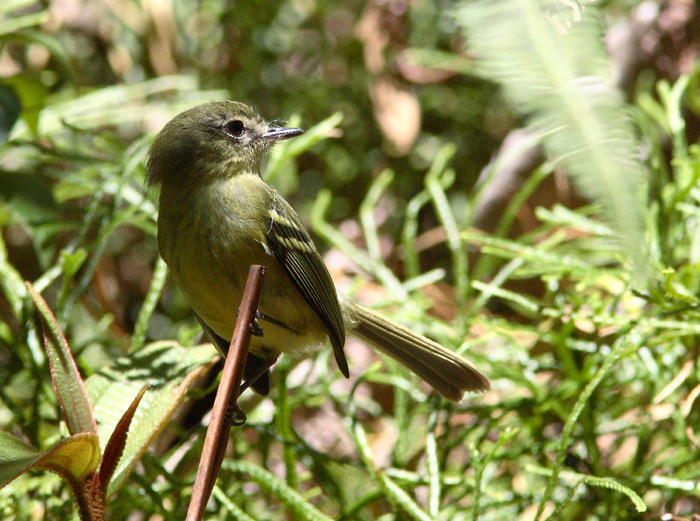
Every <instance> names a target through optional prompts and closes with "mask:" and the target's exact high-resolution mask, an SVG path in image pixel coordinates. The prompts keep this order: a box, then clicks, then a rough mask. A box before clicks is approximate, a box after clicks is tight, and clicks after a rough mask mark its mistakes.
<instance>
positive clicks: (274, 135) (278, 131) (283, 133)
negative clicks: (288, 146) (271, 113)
mask: <svg viewBox="0 0 700 521" xmlns="http://www.w3.org/2000/svg"><path fill="white" fill-rule="evenodd" d="M303 133H304V130H303V129H300V128H286V127H272V128H270V129H269V130H268V131H267V132H263V133H262V134H260V137H261V138H263V139H269V140H270V141H282V140H283V139H289V138H290V137H295V136H298V135H299V134H303Z"/></svg>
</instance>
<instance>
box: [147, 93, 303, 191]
mask: <svg viewBox="0 0 700 521" xmlns="http://www.w3.org/2000/svg"><path fill="white" fill-rule="evenodd" d="M303 132H304V131H303V130H301V129H298V128H285V127H281V126H279V125H277V124H275V123H273V122H269V123H268V122H266V121H265V120H264V119H262V118H261V117H260V115H259V114H258V113H257V112H255V110H253V108H251V107H249V106H248V105H245V104H243V103H239V102H236V101H221V102H214V103H207V104H205V105H199V106H197V107H194V108H192V109H189V110H186V111H185V112H183V113H181V114H179V115H177V116H175V117H174V118H173V119H172V120H171V121H170V122H169V123H168V124H167V125H165V127H164V128H163V130H161V131H160V133H159V134H158V136H157V137H156V139H155V141H154V142H153V145H152V146H151V151H150V153H149V156H148V163H147V176H146V183H147V184H148V185H149V186H157V185H162V184H164V183H167V184H170V183H175V184H177V185H187V184H190V183H193V182H195V183H197V182H207V181H212V180H215V179H220V178H227V177H231V176H233V175H237V174H239V173H243V172H259V170H260V161H261V159H262V157H263V155H264V154H265V153H266V152H267V151H268V150H269V148H270V146H272V145H273V144H274V143H275V142H277V141H281V140H283V139H288V138H291V137H294V136H298V135H299V134H301V133H303Z"/></svg>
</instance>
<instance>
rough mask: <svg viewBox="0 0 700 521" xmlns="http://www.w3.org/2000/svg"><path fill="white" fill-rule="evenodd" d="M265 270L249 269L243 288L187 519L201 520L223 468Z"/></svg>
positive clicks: (258, 266) (254, 266) (258, 268)
mask: <svg viewBox="0 0 700 521" xmlns="http://www.w3.org/2000/svg"><path fill="white" fill-rule="evenodd" d="M264 274H265V268H264V267H263V266H260V265H257V264H255V265H253V266H251V267H250V271H249V272H248V280H247V282H246V285H245V289H244V290H243V299H242V300H241V307H240V310H239V312H238V319H237V320H236V329H234V331H233V338H232V339H231V345H230V346H229V348H228V354H227V355H226V364H225V365H224V370H223V372H222V373H221V382H220V383H219V389H218V391H217V393H216V399H215V401H214V408H213V409H212V413H211V420H210V421H209V427H208V428H207V435H206V438H205V439H204V448H203V449H202V457H201V459H200V460H199V468H198V469H197V478H196V479H195V482H194V488H193V490H192V499H191V500H190V506H189V509H188V510H187V517H186V518H185V519H186V521H201V519H202V517H203V515H204V508H205V507H206V506H207V502H208V501H209V496H210V495H211V490H212V488H214V483H215V482H216V477H217V476H218V475H219V470H220V469H221V462H222V461H223V457H224V452H225V451H226V445H227V444H228V438H229V434H230V433H231V424H230V423H228V422H225V421H224V420H225V418H226V409H227V407H228V405H229V404H231V405H235V403H236V402H237V401H238V395H239V392H240V388H241V379H242V375H243V368H244V367H245V361H246V358H247V357H248V345H249V344H250V328H249V325H250V324H251V323H252V321H253V318H254V317H255V312H256V311H257V309H258V300H259V297H260V288H261V287H262V279H263V275H264Z"/></svg>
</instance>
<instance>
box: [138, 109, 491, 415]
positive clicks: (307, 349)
mask: <svg viewBox="0 0 700 521" xmlns="http://www.w3.org/2000/svg"><path fill="white" fill-rule="evenodd" d="M303 132H304V131H303V130H302V129H298V128H288V127H284V126H281V124H280V123H278V122H277V121H271V122H267V121H266V120H264V119H263V118H262V117H261V116H260V115H259V114H258V113H257V112H256V111H255V110H254V109H253V108H252V107H250V106H248V105H246V104H244V103H241V102H236V101H219V102H212V103H206V104H203V105H199V106H196V107H194V108H191V109H189V110H186V111H184V112H182V113H181V114H179V115H177V116H175V117H174V118H173V119H172V120H170V121H169V122H168V123H167V124H166V125H165V126H164V127H163V129H162V130H161V131H160V132H159V133H158V135H157V136H156V138H155V140H154V141H153V144H152V145H151V148H150V151H149V154H148V157H147V161H146V186H147V187H148V188H149V189H150V188H154V189H155V190H157V191H159V194H158V201H159V202H158V232H157V235H158V249H159V252H160V255H161V257H162V258H163V260H164V261H165V263H166V264H167V266H168V268H169V271H170V273H171V275H172V278H173V279H174V281H175V282H176V284H177V285H178V286H179V288H180V289H181V290H182V293H183V294H184V295H185V297H186V298H187V300H188V302H189V303H190V305H191V306H192V308H193V310H194V312H195V314H196V316H197V320H198V321H199V323H200V324H201V326H202V328H203V329H204V331H205V333H206V335H207V337H208V338H209V340H210V341H211V342H212V343H213V344H214V345H215V346H217V348H218V349H219V350H220V351H221V352H222V353H224V354H225V352H226V350H227V348H228V345H229V342H230V340H231V337H232V335H233V330H234V327H235V322H236V318H237V309H238V306H239V305H240V301H241V297H242V293H243V289H244V286H245V283H246V279H247V275H248V270H249V267H250V266H251V265H253V264H260V265H263V266H264V267H265V270H266V271H265V278H264V283H263V287H262V289H261V294H260V301H259V306H258V313H257V319H256V320H257V322H258V324H260V326H261V327H262V334H261V335H260V334H258V335H254V336H252V337H251V343H250V348H249V354H248V358H247V361H246V365H245V369H244V372H243V380H244V386H251V387H252V388H253V390H254V391H256V392H257V393H258V394H261V395H263V396H264V395H267V394H268V393H269V391H270V385H271V384H270V378H271V377H270V367H271V366H272V365H273V364H274V363H275V362H276V360H277V358H278V357H279V356H280V355H281V354H282V353H285V354H286V355H288V356H291V357H299V358H301V357H307V356H311V355H312V354H313V353H315V352H317V351H318V350H319V349H322V348H324V347H326V346H327V345H328V344H330V346H331V347H332V349H333V354H334V356H335V360H336V362H337V365H338V368H339V369H340V371H341V373H342V374H343V375H344V376H345V377H346V378H348V377H349V375H350V373H349V368H348V362H347V359H346V356H345V352H344V345H345V339H346V333H349V334H351V335H353V336H355V337H357V338H359V339H360V340H361V341H363V342H365V343H367V344H369V345H370V346H371V347H373V348H375V349H376V350H378V351H379V352H381V353H384V354H386V355H388V356H389V357H391V358H393V359H395V360H397V361H399V362H400V363H401V364H403V365H404V366H406V367H408V368H409V369H410V370H411V371H413V372H414V373H415V374H416V375H418V376H419V377H420V378H422V379H423V380H424V381H425V382H427V383H428V384H429V385H430V386H432V387H433V389H435V390H436V391H437V392H438V393H439V394H440V395H442V396H443V397H445V398H446V399H448V400H450V401H452V402H460V401H461V400H462V399H463V396H464V393H465V392H483V391H486V390H489V389H490V382H489V379H488V377H487V376H486V375H485V374H484V373H483V372H482V371H481V370H480V369H478V368H477V367H476V366H475V365H474V364H472V363H471V362H469V361H468V360H466V359H465V358H464V357H462V356H460V355H458V354H456V353H454V352H453V351H451V350H449V349H446V348H445V347H443V346H441V345H440V344H438V343H437V342H434V341H433V340H430V339H428V338H426V337H425V336H423V335H420V334H418V333H416V332H414V331H412V330H411V329H409V328H407V327H405V326H403V325H401V324H399V323H397V322H395V321H393V320H390V319H388V318H386V317H384V316H382V315H380V314H379V313H377V312H375V311H373V310H371V309H368V308H366V307H364V306H362V305H360V304H358V303H356V302H354V301H353V300H351V299H349V298H346V297H345V296H342V295H339V294H338V292H337V291H336V288H335V285H334V283H333V279H332V278H331V275H330V273H329V271H328V268H327V267H326V265H325V263H324V261H323V258H322V256H321V254H320V253H319V251H318V249H317V248H316V246H315V245H314V243H313V241H312V239H311V237H310V236H309V233H308V232H307V231H306V229H305V228H304V225H303V224H302V222H301V220H300V218H299V217H298V216H297V214H296V212H295V211H294V209H293V208H292V207H291V206H290V204H289V203H288V202H287V201H286V200H285V199H284V198H283V197H282V196H281V195H279V194H278V193H277V192H276V191H275V190H274V189H273V188H271V187H270V186H269V185H268V184H267V183H265V181H264V180H263V179H262V177H261V175H260V167H261V161H262V160H263V157H264V156H265V155H266V153H267V152H268V151H269V150H270V148H271V147H272V146H273V145H274V144H275V143H278V142H280V141H283V140H287V139H290V138H293V137H295V136H298V135H300V134H302V133H303Z"/></svg>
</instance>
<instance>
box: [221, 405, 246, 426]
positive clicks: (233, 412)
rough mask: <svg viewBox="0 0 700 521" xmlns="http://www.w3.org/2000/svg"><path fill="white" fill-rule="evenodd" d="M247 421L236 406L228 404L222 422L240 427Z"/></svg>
mask: <svg viewBox="0 0 700 521" xmlns="http://www.w3.org/2000/svg"><path fill="white" fill-rule="evenodd" d="M247 419H248V418H247V417H246V415H245V413H244V412H243V411H242V410H241V408H240V407H239V406H238V404H229V406H228V407H226V416H225V417H224V421H225V422H226V423H228V424H229V425H233V426H234V427H240V426H241V425H243V424H244V423H245V422H246V420H247Z"/></svg>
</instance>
